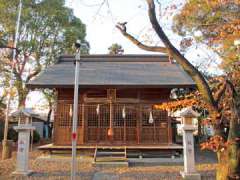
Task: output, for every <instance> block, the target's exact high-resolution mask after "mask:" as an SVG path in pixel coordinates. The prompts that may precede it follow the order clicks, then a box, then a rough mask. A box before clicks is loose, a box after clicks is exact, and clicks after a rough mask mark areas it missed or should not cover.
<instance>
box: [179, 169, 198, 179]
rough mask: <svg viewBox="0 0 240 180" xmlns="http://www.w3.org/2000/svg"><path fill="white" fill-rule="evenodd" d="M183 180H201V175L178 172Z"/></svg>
mask: <svg viewBox="0 0 240 180" xmlns="http://www.w3.org/2000/svg"><path fill="white" fill-rule="evenodd" d="M180 174H181V176H182V177H183V179H184V180H201V175H200V174H199V173H185V172H182V171H181V172H180Z"/></svg>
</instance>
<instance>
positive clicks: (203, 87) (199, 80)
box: [146, 0, 218, 111]
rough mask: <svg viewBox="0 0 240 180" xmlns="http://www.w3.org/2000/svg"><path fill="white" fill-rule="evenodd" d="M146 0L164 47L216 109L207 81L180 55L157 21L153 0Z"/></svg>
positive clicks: (153, 23) (150, 16)
mask: <svg viewBox="0 0 240 180" xmlns="http://www.w3.org/2000/svg"><path fill="white" fill-rule="evenodd" d="M146 1H147V4H148V15H149V19H150V22H151V24H152V27H153V29H154V30H155V32H156V33H157V35H158V36H159V38H160V39H161V40H162V42H163V43H164V45H165V46H166V48H167V49H168V50H169V53H170V54H171V55H172V56H173V58H174V59H175V60H176V61H177V62H178V63H179V64H180V65H181V66H182V68H183V69H184V70H185V71H186V72H187V73H188V74H189V75H190V76H191V77H192V79H193V80H194V81H195V82H196V84H197V87H198V90H199V91H200V92H201V94H202V96H203V97H204V99H205V100H206V102H207V103H208V104H209V105H210V107H212V108H213V109H214V110H216V111H217V110H218V107H217V104H216V102H215V100H214V98H213V94H212V92H211V89H210V87H209V85H208V83H207V82H206V80H205V79H204V76H202V74H201V73H200V72H199V71H198V70H197V69H196V68H195V67H194V66H193V65H192V64H191V63H190V62H189V61H188V60H187V59H186V58H185V57H184V56H183V55H181V53H180V52H179V51H178V50H177V49H176V48H175V47H174V46H173V45H172V43H171V42H170V41H169V39H168V37H167V36H166V34H165V33H164V31H163V29H162V27H161V26H160V24H159V23H158V21H157V18H156V12H155V4H154V0H146Z"/></svg>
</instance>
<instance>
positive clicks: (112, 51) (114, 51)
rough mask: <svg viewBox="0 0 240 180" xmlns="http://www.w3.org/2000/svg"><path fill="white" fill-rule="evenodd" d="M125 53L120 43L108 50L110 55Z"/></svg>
mask: <svg viewBox="0 0 240 180" xmlns="http://www.w3.org/2000/svg"><path fill="white" fill-rule="evenodd" d="M123 52H124V49H123V47H122V46H121V45H120V44H118V43H114V44H112V45H111V46H110V47H109V48H108V53H109V54H112V55H117V54H123Z"/></svg>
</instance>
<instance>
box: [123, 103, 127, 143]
mask: <svg viewBox="0 0 240 180" xmlns="http://www.w3.org/2000/svg"><path fill="white" fill-rule="evenodd" d="M125 107H126V106H125ZM125 113H126V114H127V112H126V108H125ZM123 121H124V127H123V138H124V144H126V143H127V136H126V132H127V129H126V128H127V126H126V117H124V119H123Z"/></svg>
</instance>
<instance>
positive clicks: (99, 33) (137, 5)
mask: <svg viewBox="0 0 240 180" xmlns="http://www.w3.org/2000/svg"><path fill="white" fill-rule="evenodd" d="M102 2H104V0H91V1H89V0H67V1H66V6H68V7H70V8H72V9H73V11H74V15H75V16H77V17H78V18H80V19H81V20H82V22H83V23H84V24H86V29H87V36H86V39H87V40H88V42H90V53H91V54H105V53H108V48H109V47H110V46H111V44H113V43H118V44H120V45H122V47H123V49H124V54H153V52H148V51H144V50H141V49H139V48H138V47H136V46H135V45H133V44H132V43H131V42H130V41H129V40H127V39H126V38H125V37H124V36H123V35H122V34H121V33H120V32H119V31H118V29H117V28H116V27H115V25H116V24H117V23H118V22H127V32H128V33H130V34H132V35H133V36H134V37H136V38H137V39H138V40H139V41H141V42H143V43H145V44H148V45H159V46H162V43H161V41H160V40H159V38H158V37H157V35H156V34H155V33H154V31H153V30H152V28H151V24H150V22H149V18H148V14H147V5H146V1H145V0H108V1H105V3H104V4H101V3H102ZM159 2H161V4H158V3H156V14H157V18H158V20H159V22H160V24H161V26H162V27H163V29H164V31H165V33H166V34H167V36H168V37H169V39H170V41H171V42H172V43H173V44H174V45H175V47H177V48H178V49H179V44H180V42H181V40H182V37H180V36H178V35H177V34H175V33H174V32H173V31H172V28H171V26H172V17H173V16H174V15H175V14H176V13H177V12H178V11H176V9H174V8H173V9H171V6H172V5H176V6H177V7H178V9H181V7H182V6H183V5H184V2H185V0H178V1H175V0H161V1H159ZM185 57H186V58H188V59H189V61H191V62H192V63H193V64H195V65H200V64H201V66H202V67H203V69H204V70H206V71H209V72H211V73H214V74H216V73H219V69H218V67H217V65H218V64H216V63H215V62H214V63H213V62H212V61H213V60H214V59H218V57H217V56H216V55H215V54H214V53H212V52H211V51H210V50H209V49H208V48H207V47H206V46H204V45H198V46H197V47H195V46H194V47H192V48H191V50H189V51H187V53H186V54H185ZM217 62H220V60H219V59H218V60H217Z"/></svg>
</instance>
